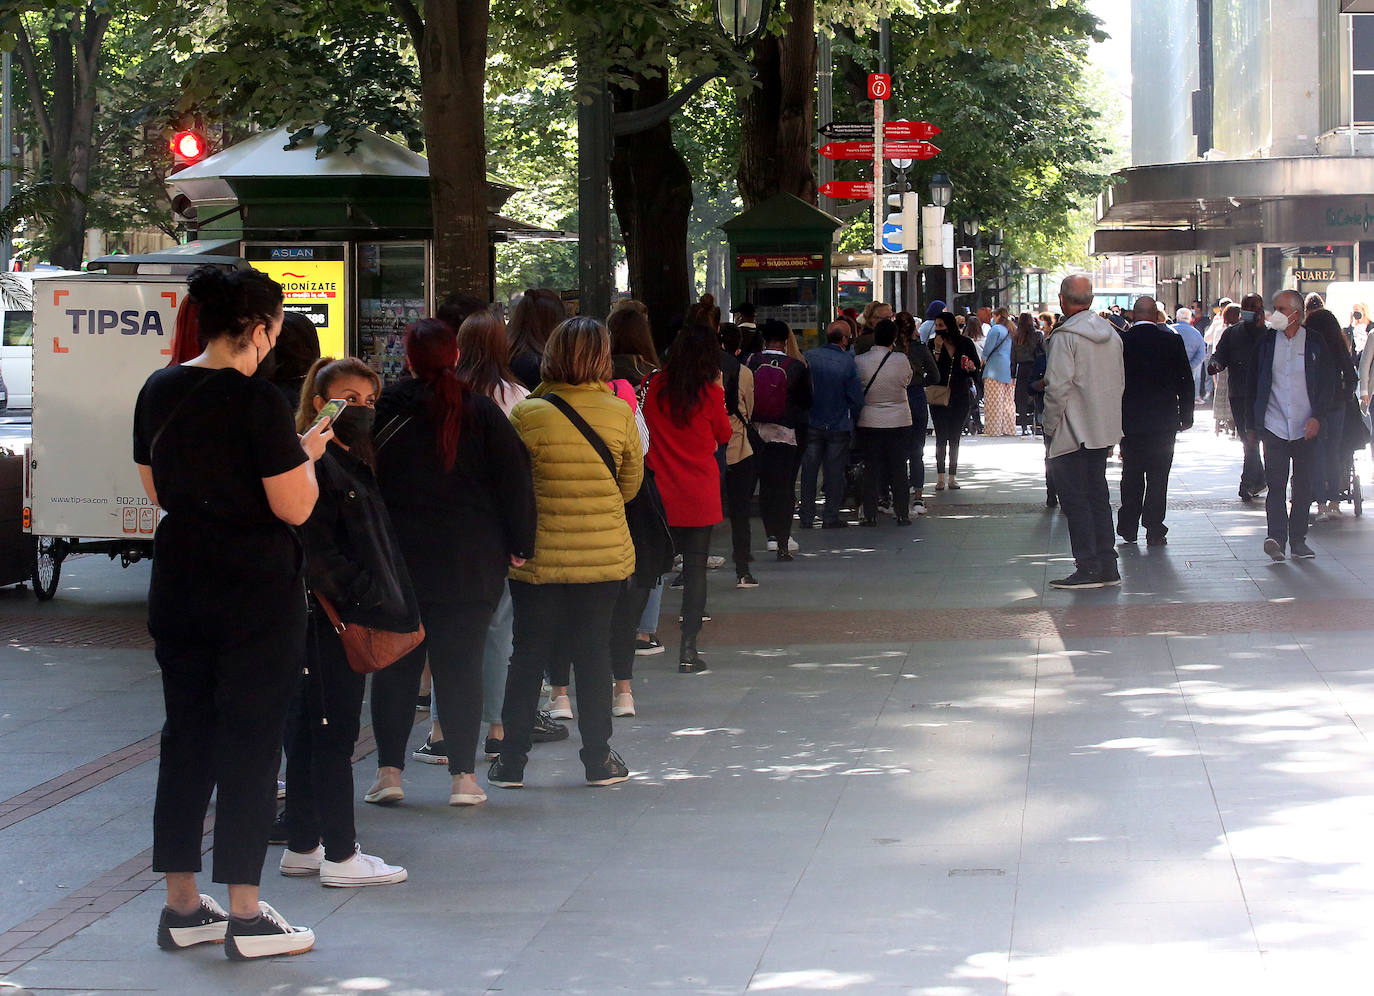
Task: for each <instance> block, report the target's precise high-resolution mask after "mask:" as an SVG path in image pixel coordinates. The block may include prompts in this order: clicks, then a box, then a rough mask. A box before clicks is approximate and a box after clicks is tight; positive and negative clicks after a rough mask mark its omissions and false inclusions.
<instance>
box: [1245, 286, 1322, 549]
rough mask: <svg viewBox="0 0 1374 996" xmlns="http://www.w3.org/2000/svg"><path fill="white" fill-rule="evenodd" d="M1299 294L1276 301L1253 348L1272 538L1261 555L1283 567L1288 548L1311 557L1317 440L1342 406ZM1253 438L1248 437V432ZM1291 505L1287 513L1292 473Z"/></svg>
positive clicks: (1257, 424) (1282, 295) (1266, 507)
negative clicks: (1280, 562)
mask: <svg viewBox="0 0 1374 996" xmlns="http://www.w3.org/2000/svg"><path fill="white" fill-rule="evenodd" d="M1309 318H1310V316H1308V315H1307V314H1306V311H1305V309H1304V307H1303V299H1302V295H1301V294H1299V293H1298V292H1297V291H1294V290H1282V291H1279V292H1278V293H1277V294H1275V295H1274V313H1273V314H1272V315H1270V316H1269V320H1268V321H1267V322H1266V323H1265V324H1266V325H1268V329H1266V331H1265V332H1264V334H1263V335H1262V336H1261V337H1260V340H1259V342H1258V344H1257V345H1256V347H1255V362H1254V378H1255V390H1254V392H1253V397H1254V399H1255V402H1254V404H1255V427H1256V428H1257V429H1258V430H1259V433H1258V434H1259V437H1260V440H1261V442H1263V444H1264V479H1265V483H1266V484H1268V485H1269V495H1268V497H1267V498H1266V499H1265V501H1264V512H1265V517H1266V518H1267V519H1268V524H1269V530H1268V531H1269V535H1268V536H1267V537H1266V538H1265V540H1264V552H1265V553H1267V554H1269V556H1270V557H1272V558H1273V559H1274V560H1283V559H1284V556H1285V549H1284V548H1285V546H1287V547H1288V549H1289V550H1291V551H1292V554H1293V556H1295V557H1304V558H1307V557H1315V556H1316V554H1315V553H1313V552H1312V548H1311V547H1309V546H1308V545H1307V526H1308V515H1309V514H1310V512H1311V508H1312V462H1313V459H1314V456H1315V452H1316V447H1317V435H1318V433H1320V432H1322V431H1325V430H1326V428H1327V423H1328V422H1329V421H1330V420H1331V418H1332V415H1333V414H1334V410H1335V409H1336V408H1338V407H1339V406H1340V403H1341V401H1340V392H1339V390H1338V386H1337V385H1338V383H1339V375H1338V373H1337V370H1336V366H1335V364H1334V363H1333V362H1332V356H1331V354H1330V353H1328V352H1327V349H1326V343H1325V342H1323V341H1322V337H1321V336H1320V335H1317V334H1315V333H1313V334H1312V335H1308V334H1307V328H1306V327H1305V325H1304V320H1306V319H1309ZM1252 431H1253V430H1252ZM1290 471H1291V473H1292V477H1293V501H1292V504H1291V505H1290V506H1289V507H1288V508H1287V509H1285V508H1284V498H1285V497H1286V496H1287V494H1288V477H1289V473H1290Z"/></svg>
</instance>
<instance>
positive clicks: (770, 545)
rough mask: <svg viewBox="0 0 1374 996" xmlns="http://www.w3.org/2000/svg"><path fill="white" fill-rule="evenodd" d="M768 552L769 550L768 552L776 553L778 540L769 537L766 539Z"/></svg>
mask: <svg viewBox="0 0 1374 996" xmlns="http://www.w3.org/2000/svg"><path fill="white" fill-rule="evenodd" d="M788 545H789V546H790V545H791V544H790V543H789V544H788ZM768 552H769V553H777V552H778V541H777V540H775V539H770V540H769V541H768Z"/></svg>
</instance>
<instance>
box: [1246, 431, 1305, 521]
mask: <svg viewBox="0 0 1374 996" xmlns="http://www.w3.org/2000/svg"><path fill="white" fill-rule="evenodd" d="M1260 439H1261V440H1262V441H1263V443H1264V483H1265V484H1267V485H1269V493H1268V494H1267V495H1265V498H1264V515H1265V518H1266V519H1267V520H1268V522H1269V538H1270V539H1276V540H1278V541H1279V542H1280V543H1283V544H1287V543H1288V542H1289V541H1290V540H1291V541H1292V542H1295V543H1297V542H1306V540H1307V526H1308V516H1309V515H1310V514H1311V511H1312V470H1313V463H1314V460H1315V457H1316V446H1317V443H1316V440H1307V439H1280V438H1279V437H1278V436H1276V435H1274V434H1273V433H1272V432H1270V431H1269V430H1268V429H1263V430H1261V432H1260ZM1290 470H1291V473H1292V476H1293V501H1292V504H1291V505H1289V506H1288V507H1287V508H1284V501H1285V500H1286V499H1287V497H1288V477H1289V473H1290Z"/></svg>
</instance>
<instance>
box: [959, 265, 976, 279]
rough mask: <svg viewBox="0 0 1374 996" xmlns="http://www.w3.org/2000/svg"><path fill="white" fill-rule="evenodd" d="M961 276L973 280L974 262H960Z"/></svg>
mask: <svg viewBox="0 0 1374 996" xmlns="http://www.w3.org/2000/svg"><path fill="white" fill-rule="evenodd" d="M959 277H960V279H962V280H972V279H973V264H972V263H960V264H959Z"/></svg>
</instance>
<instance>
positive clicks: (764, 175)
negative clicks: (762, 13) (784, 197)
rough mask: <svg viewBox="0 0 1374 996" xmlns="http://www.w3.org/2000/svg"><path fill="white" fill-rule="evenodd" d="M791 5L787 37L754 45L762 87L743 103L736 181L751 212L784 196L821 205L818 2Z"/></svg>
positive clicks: (809, 0) (797, 1) (750, 92)
mask: <svg viewBox="0 0 1374 996" xmlns="http://www.w3.org/2000/svg"><path fill="white" fill-rule="evenodd" d="M787 6H788V9H789V10H790V11H791V15H792V18H791V20H790V21H789V22H788V24H787V27H786V29H785V30H784V32H783V34H782V36H781V37H778V36H776V35H766V36H765V37H764V38H763V39H761V40H760V41H758V42H757V43H755V45H754V66H755V68H756V69H757V71H758V86H756V87H754V88H753V89H751V90H748V91H746V92H745V93H744V94H743V96H742V97H741V98H740V102H739V103H740V116H741V118H742V125H743V126H742V128H741V131H742V134H743V143H742V144H743V148H742V149H741V154H740V164H739V173H738V174H737V182H738V186H739V192H740V197H741V198H743V200H744V206H745V207H746V208H751V207H753V206H754V205H755V204H758V203H760V202H762V201H765V200H767V199H768V198H770V197H772V196H773V195H775V194H780V193H787V194H792V195H794V196H796V197H800V198H801V199H802V200H804V201H807V202H808V203H810V204H815V203H816V172H815V169H814V167H813V162H812V159H813V157H814V154H815V153H814V151H813V149H812V144H813V143H814V142H815V136H816V123H815V114H816V95H815V88H816V4H815V0H789V3H788V5H787Z"/></svg>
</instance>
